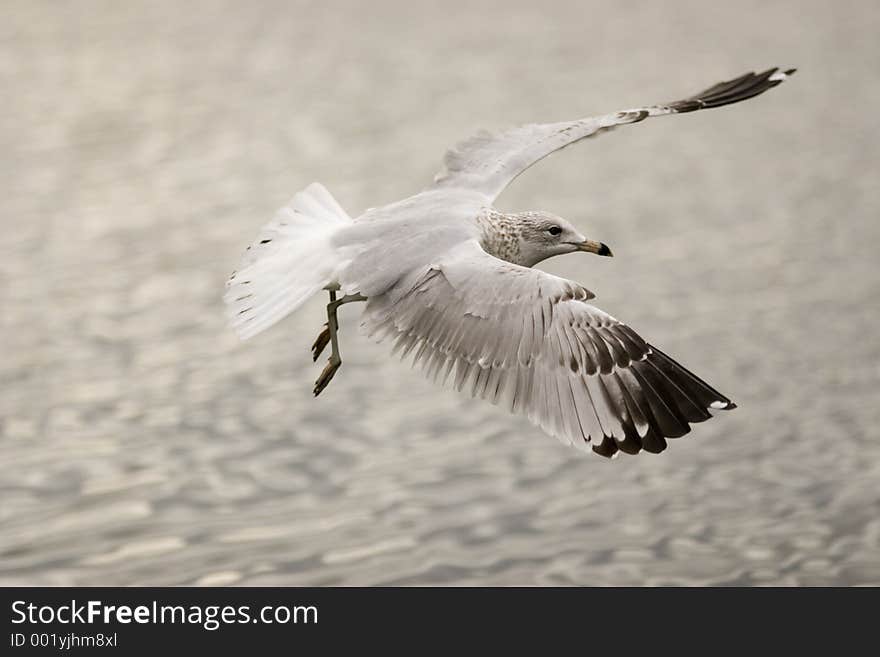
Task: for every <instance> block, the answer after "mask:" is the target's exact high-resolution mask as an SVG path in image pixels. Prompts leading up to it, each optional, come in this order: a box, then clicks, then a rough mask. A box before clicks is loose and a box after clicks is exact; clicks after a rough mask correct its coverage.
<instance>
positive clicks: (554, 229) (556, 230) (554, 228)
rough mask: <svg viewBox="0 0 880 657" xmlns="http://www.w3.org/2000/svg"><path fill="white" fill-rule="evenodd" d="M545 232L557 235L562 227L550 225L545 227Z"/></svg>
mask: <svg viewBox="0 0 880 657" xmlns="http://www.w3.org/2000/svg"><path fill="white" fill-rule="evenodd" d="M547 232H548V233H550V234H551V235H559V234H560V233H562V229H561V228H560V227H559V226H550V228H548V229H547Z"/></svg>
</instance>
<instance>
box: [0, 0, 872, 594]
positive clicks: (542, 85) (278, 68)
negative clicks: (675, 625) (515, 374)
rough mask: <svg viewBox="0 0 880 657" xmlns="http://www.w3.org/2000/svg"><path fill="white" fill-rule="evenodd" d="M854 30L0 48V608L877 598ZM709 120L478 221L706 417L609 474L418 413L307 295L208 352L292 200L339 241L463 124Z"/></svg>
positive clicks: (209, 15) (150, 7)
mask: <svg viewBox="0 0 880 657" xmlns="http://www.w3.org/2000/svg"><path fill="white" fill-rule="evenodd" d="M878 33H880V6H878V5H877V4H876V3H871V2H834V3H830V2H820V1H815V2H800V1H791V2H768V1H766V0H761V1H757V0H754V1H749V2H736V3H706V2H668V3H642V2H635V1H631V0H617V1H615V2H583V1H571V2H556V1H553V2H541V3H539V2H533V1H525V2H524V1H521V0H517V1H512V0H504V1H503V2H501V1H498V2H480V3H474V2H461V3H459V2H449V1H445V2H436V3H419V2H402V1H401V2H363V3H361V2H357V3H356V2H346V3H340V2H318V1H314V2H288V1H283V2H281V1H279V2H263V1H259V0H255V1H251V2H247V3H244V2H237V1H229V2H187V3H179V2H168V1H163V2H124V3H120V2H114V1H110V0H108V1H105V2H92V1H83V2H70V3H58V2H36V1H20V2H14V1H10V0H6V1H5V2H4V3H3V20H2V21H0V89H2V92H3V96H2V98H3V108H2V112H0V146H2V155H0V220H2V231H0V339H2V358H0V499H2V502H0V583H3V584H7V585H9V584H88V585H98V584H106V585H110V584H122V585H128V584H153V585H175V584H285V585H286V584H304V585H305V584H318V585H323V584H359V585H361V584H365V585H371V584H468V585H481V584H534V585H543V584H592V585H603V584H616V585H629V584H635V585H642V584H697V585H699V584H746V585H747V584H781V585H795V584H810V585H830V584H842V585H850V584H880V442H878V438H880V435H878V434H880V431H878V424H880V404H878V393H877V390H878V384H880V364H878V363H880V360H878V356H880V331H878V328H877V321H878V306H880V272H878V264H877V263H878V256H877V253H878V247H880V222H878V210H880V195H878V187H877V175H878V174H877V163H878V156H880V143H878V125H877V117H876V114H877V108H878V107H880V84H878V83H880V79H878V70H880V69H878V64H880V45H878V39H877V35H878ZM774 65H778V66H783V67H789V66H797V67H799V69H800V72H799V73H798V75H797V76H795V77H794V78H793V80H792V81H790V82H789V83H786V84H785V85H783V86H782V87H780V88H778V89H775V90H773V91H772V92H770V93H768V94H766V95H765V96H762V97H761V98H758V99H756V100H752V101H749V102H748V103H744V104H742V105H737V106H735V107H729V108H724V109H719V110H713V111H710V112H701V113H698V114H691V115H687V116H683V117H675V118H669V119H663V120H657V121H648V122H645V123H642V124H640V125H638V126H633V127H628V128H622V129H620V130H618V131H616V132H615V133H613V134H611V135H607V136H603V137H601V138H599V139H596V140H590V141H589V142H585V143H583V144H581V145H578V146H576V147H572V148H570V149H567V150H565V151H564V152H562V153H558V154H556V155H554V156H553V157H551V158H549V159H548V160H546V161H545V162H543V163H541V164H540V165H539V166H538V167H536V168H534V169H532V170H531V171H529V172H528V173H527V174H525V175H524V176H523V177H522V178H520V179H519V180H518V181H517V182H516V184H515V185H514V186H513V187H512V188H511V189H510V190H509V191H508V192H506V193H505V194H504V196H503V197H502V198H501V199H500V203H499V206H500V207H501V208H502V209H505V210H522V209H529V208H542V209H546V210H550V211H552V212H555V213H557V214H560V215H562V216H565V217H567V218H569V219H571V220H572V221H574V222H575V223H576V224H577V225H578V226H580V227H581V228H582V229H583V231H584V232H585V233H586V234H587V235H589V236H591V237H594V238H595V239H600V240H602V241H605V242H607V243H608V244H610V245H611V246H612V248H613V249H614V252H615V255H616V256H617V257H616V258H614V259H599V258H587V257H578V256H568V257H565V258H558V259H556V260H553V261H550V262H548V263H545V265H543V266H544V268H545V269H547V270H548V271H552V272H553V273H556V274H560V275H564V276H568V277H571V278H574V279H576V280H578V281H579V282H581V283H583V284H584V285H586V286H587V287H589V288H591V289H592V290H594V291H595V292H596V293H597V295H598V299H597V303H598V305H600V306H601V307H602V308H604V309H606V310H607V311H609V312H611V313H612V314H614V315H616V316H618V317H620V318H622V319H623V320H625V321H627V322H628V323H629V324H631V325H632V326H634V327H635V328H637V329H638V330H639V331H640V332H641V333H642V334H643V335H645V336H647V337H649V338H650V339H651V341H652V342H654V343H655V344H658V345H659V346H661V347H662V348H663V349H664V350H665V351H667V352H668V353H670V354H672V355H673V356H675V357H676V358H678V359H679V360H681V361H682V362H683V363H684V364H686V365H687V366H688V367H689V368H691V369H693V370H694V371H695V372H697V373H698V374H700V375H701V376H703V377H705V378H706V379H707V380H708V381H710V382H711V383H713V384H714V385H715V386H717V387H718V388H719V389H720V390H722V391H723V392H725V393H726V394H728V395H729V396H730V397H731V398H733V399H734V400H735V401H736V402H737V403H738V404H739V409H738V410H736V411H734V412H732V413H729V414H726V415H724V416H723V417H721V418H717V419H715V420H713V421H711V422H708V423H706V424H703V425H699V426H697V427H695V430H694V431H693V433H692V434H691V435H690V436H689V437H687V438H682V439H680V440H677V441H673V442H672V444H671V445H670V448H669V449H668V450H667V451H666V452H665V453H663V454H662V455H660V456H652V455H648V454H642V455H640V456H638V457H626V456H623V457H622V458H620V459H618V460H616V461H614V462H607V461H605V460H604V459H601V458H599V457H596V456H592V455H585V454H582V453H579V452H576V451H574V450H571V449H568V448H565V447H563V446H562V445H560V444H558V443H557V442H556V441H555V440H553V439H552V438H549V437H547V436H545V435H543V434H542V433H541V432H540V431H539V430H538V429H535V428H533V427H531V426H530V425H529V424H528V423H526V422H525V421H524V420H522V419H520V418H515V417H509V416H507V415H506V414H505V413H503V412H502V411H500V410H498V409H496V408H494V407H491V406H488V405H484V404H483V403H480V402H475V401H470V400H467V399H464V398H463V397H459V396H457V395H455V394H454V393H451V392H447V391H443V390H436V389H434V388H433V387H432V386H430V385H429V384H428V383H426V382H424V381H423V380H422V379H421V377H420V375H419V374H418V373H415V372H412V371H410V370H409V369H408V368H406V367H403V366H402V365H401V364H400V363H398V362H396V361H395V360H392V359H390V358H389V356H388V353H389V349H388V347H387V346H384V345H374V344H373V343H371V342H370V341H368V340H367V339H366V338H364V337H363V336H361V335H360V334H359V333H358V331H357V324H358V321H357V314H358V309H357V308H356V307H355V306H348V307H346V308H345V309H343V311H342V315H343V318H342V323H343V328H342V331H343V332H342V349H343V356H344V358H345V365H344V366H343V368H342V370H340V372H339V373H338V375H337V377H336V379H335V380H334V381H333V383H332V384H331V385H330V387H329V388H328V389H327V390H326V391H325V393H324V394H323V395H322V396H321V397H320V398H319V399H317V400H316V399H313V398H312V395H311V387H312V383H313V381H314V379H315V378H316V377H317V375H318V373H319V371H320V369H321V366H320V365H313V364H312V363H311V360H310V355H309V351H308V348H309V345H310V344H311V342H312V340H313V338H314V337H315V335H316V334H317V332H318V330H319V329H320V327H321V325H322V323H323V321H324V317H323V303H324V300H323V298H321V299H318V298H316V299H313V300H312V301H311V302H310V303H309V304H307V305H306V306H305V307H304V308H302V309H301V310H300V311H299V312H298V313H297V314H296V315H295V316H293V317H291V318H289V319H288V320H286V321H285V322H283V323H282V324H280V325H278V326H276V327H274V328H273V329H272V330H271V331H269V332H267V333H266V334H264V335H261V336H260V337H259V338H257V339H255V340H253V341H250V342H248V343H244V344H241V343H239V342H238V340H237V339H236V337H235V336H234V335H233V334H232V333H231V332H230V331H228V330H227V329H226V328H225V326H224V318H223V312H222V305H221V295H222V291H223V284H224V281H225V279H226V276H227V275H228V274H229V272H230V270H231V269H233V268H234V266H235V265H236V263H237V260H238V258H239V256H240V253H241V251H242V249H243V247H244V246H245V245H246V244H247V243H248V242H249V241H250V240H251V239H252V238H253V237H254V236H255V234H256V232H257V230H258V229H259V227H260V226H261V225H262V224H263V223H264V222H266V221H267V220H268V219H269V217H270V216H271V215H272V214H273V212H274V211H275V209H276V208H277V207H279V206H281V205H282V204H284V203H285V202H286V201H287V200H288V199H289V197H290V196H292V194H293V193H294V192H296V191H297V190H299V189H301V188H303V187H305V186H306V185H307V184H308V183H310V182H312V181H313V180H319V181H321V182H323V183H324V184H325V185H326V186H327V187H328V188H329V189H330V191H331V192H332V193H333V194H334V195H335V196H336V197H337V198H338V199H339V201H340V202H341V204H342V205H343V206H344V207H345V208H347V209H348V210H349V212H350V213H352V214H356V213H358V212H360V211H362V210H363V209H365V208H366V207H370V206H376V205H379V204H382V203H386V202H390V201H392V200H395V199H397V198H400V197H403V196H405V195H408V194H410V193H412V192H414V191H416V190H418V189H420V188H421V187H422V186H424V185H425V184H426V183H427V182H428V181H429V180H430V179H431V177H432V176H433V174H434V173H435V172H436V171H437V170H438V169H439V164H440V160H441V157H442V154H443V151H444V149H445V148H446V147H447V146H448V145H450V144H452V143H454V142H455V141H457V140H458V139H461V138H463V137H466V136H468V135H469V134H471V133H472V132H474V131H475V130H476V129H478V128H484V127H485V128H499V127H505V126H508V125H513V124H517V123H522V122H529V121H551V120H563V119H571V118H575V117H578V116H582V115H589V114H592V113H600V112H605V111H611V110H617V109H622V108H626V107H630V106H634V105H640V104H644V103H650V102H656V101H666V100H673V99H676V98H678V97H680V96H682V95H687V94H690V93H692V92H696V91H698V90H700V89H702V88H704V87H706V86H709V85H710V84H713V83H715V82H717V81H718V80H720V79H727V78H730V77H733V76H735V75H739V74H740V73H743V72H745V71H748V70H756V69H762V68H766V67H769V66H774Z"/></svg>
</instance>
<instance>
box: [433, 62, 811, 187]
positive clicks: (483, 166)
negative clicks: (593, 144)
mask: <svg viewBox="0 0 880 657" xmlns="http://www.w3.org/2000/svg"><path fill="white" fill-rule="evenodd" d="M794 72H795V69H789V70H787V71H784V72H783V71H779V70H778V69H776V68H771V69H770V70H768V71H764V72H763V73H758V74H755V73H746V74H745V75H743V76H741V77H738V78H736V79H734V80H730V81H728V82H721V83H719V84H716V85H715V86H713V87H710V88H708V89H706V90H705V91H703V92H701V93H698V94H696V95H695V96H692V97H690V98H686V99H685V100H678V101H674V102H671V103H666V104H662V105H649V106H646V107H641V108H637V109H630V110H624V111H622V112H615V113H613V114H606V115H605V116H595V117H590V118H586V119H580V120H577V121H565V122H562V123H541V124H530V125H524V126H520V127H518V128H513V129H511V130H508V131H506V132H503V133H500V134H497V135H493V134H490V133H488V132H482V133H480V134H477V135H475V136H473V137H471V138H470V139H468V140H466V141H464V142H462V143H460V144H458V145H457V146H456V147H455V148H453V149H452V150H450V151H448V152H447V153H446V158H445V160H444V164H445V169H444V170H443V171H442V172H440V173H439V174H437V176H436V177H435V179H434V185H435V186H437V187H450V188H458V189H468V190H473V191H478V192H480V193H482V194H484V195H485V197H486V200H487V201H488V202H489V203H491V202H492V201H493V200H494V199H495V198H496V197H497V196H498V195H499V194H500V193H501V192H502V191H503V190H504V188H505V187H507V185H509V184H510V182H511V181H512V180H513V179H514V178H516V177H517V176H518V175H519V174H521V173H522V172H523V171H525V170H526V169H528V168H529V167H530V166H532V165H533V164H535V162H537V161H538V160H541V159H542V158H544V157H547V156H548V155H549V154H550V153H552V152H553V151H557V150H559V149H560V148H564V147H566V146H568V145H569V144H573V143H575V142H577V141H580V140H581V139H584V138H586V137H590V136H592V135H595V134H598V133H600V132H603V131H605V130H610V129H611V128H614V127H615V126H618V125H623V124H626V123H637V122H639V121H642V120H643V119H646V118H648V117H649V116H663V115H666V114H683V113H685V112H693V111H696V110H700V109H706V108H709V107H720V106H722V105H729V104H731V103H738V102H739V101H741V100H746V99H747V98H752V97H753V96H757V95H759V94H762V93H764V92H765V91H767V90H768V89H771V88H772V87H775V86H776V85H778V84H780V83H781V82H782V81H783V80H785V79H786V78H787V77H788V76H790V75H792V74H793V73H794Z"/></svg>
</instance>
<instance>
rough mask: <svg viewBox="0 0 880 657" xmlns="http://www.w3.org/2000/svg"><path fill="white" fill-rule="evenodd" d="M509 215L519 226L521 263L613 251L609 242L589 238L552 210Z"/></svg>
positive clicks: (517, 233) (527, 264)
mask: <svg viewBox="0 0 880 657" xmlns="http://www.w3.org/2000/svg"><path fill="white" fill-rule="evenodd" d="M507 217H510V218H511V219H512V220H513V221H512V223H513V225H514V227H515V234H516V238H517V245H516V246H517V247H518V251H519V253H518V260H519V262H517V264H520V265H524V266H526V267H531V266H533V265H535V264H537V263H539V262H541V261H542V260H546V259H547V258H551V257H553V256H556V255H562V254H563V253H574V252H575V251H583V252H586V253H595V254H597V255H601V256H610V255H612V253H611V249H609V248H608V246H607V245H606V244H603V243H602V242H596V241H594V240H590V239H587V238H586V237H585V236H584V235H582V234H581V233H580V231H578V229H577V228H575V227H574V226H572V225H571V224H570V223H569V222H568V221H566V220H565V219H563V218H562V217H557V216H556V215H554V214H550V213H549V212H521V213H519V214H514V215H507Z"/></svg>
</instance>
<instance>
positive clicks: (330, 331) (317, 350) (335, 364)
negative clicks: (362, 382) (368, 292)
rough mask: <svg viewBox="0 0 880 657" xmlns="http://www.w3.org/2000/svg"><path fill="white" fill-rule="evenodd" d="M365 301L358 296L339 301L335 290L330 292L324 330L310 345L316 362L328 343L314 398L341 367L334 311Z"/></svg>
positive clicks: (350, 296) (316, 382) (336, 321)
mask: <svg viewBox="0 0 880 657" xmlns="http://www.w3.org/2000/svg"><path fill="white" fill-rule="evenodd" d="M366 300H367V297H365V296H362V295H360V294H346V295H345V296H344V297H342V298H341V299H337V298H336V290H330V303H328V304H327V324H325V326H324V330H323V331H321V333H320V335H318V337H317V339H316V340H315V343H314V344H313V345H312V357H313V360H318V356H320V355H321V352H322V351H324V348H325V347H326V346H327V343H328V342H329V343H330V358H329V360H328V361H327V365H326V366H325V367H324V371H323V372H321V376H319V377H318V380H317V381H315V390H314V393H315V397H317V396H318V395H320V394H321V391H322V390H324V388H326V387H327V384H328V383H330V380H331V379H332V378H333V375H334V374H336V370H338V369H339V366H340V365H342V358H341V357H340V355H339V342H338V339H337V333H338V331H339V322H338V320H337V318H336V310H337V309H338V308H339V306H342V305H344V304H346V303H351V302H353V301H366Z"/></svg>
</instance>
